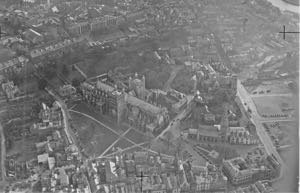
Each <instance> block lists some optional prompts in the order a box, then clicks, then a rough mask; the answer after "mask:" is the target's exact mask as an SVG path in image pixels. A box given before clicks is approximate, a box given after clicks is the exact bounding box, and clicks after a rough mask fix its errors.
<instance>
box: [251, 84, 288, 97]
mask: <svg viewBox="0 0 300 193" xmlns="http://www.w3.org/2000/svg"><path fill="white" fill-rule="evenodd" d="M267 90H270V93H268V94H287V93H291V90H290V89H289V87H288V85H287V84H286V83H284V82H281V83H276V82H264V83H263V84H261V85H259V86H258V87H256V88H255V89H253V90H252V91H251V93H252V94H254V92H257V93H259V92H260V91H263V92H264V94H266V91H267Z"/></svg>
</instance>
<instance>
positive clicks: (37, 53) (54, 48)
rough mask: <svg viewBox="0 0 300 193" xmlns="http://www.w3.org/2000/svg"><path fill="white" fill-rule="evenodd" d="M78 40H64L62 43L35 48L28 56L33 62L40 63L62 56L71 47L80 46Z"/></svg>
mask: <svg viewBox="0 0 300 193" xmlns="http://www.w3.org/2000/svg"><path fill="white" fill-rule="evenodd" d="M81 42H82V40H80V39H76V38H73V39H65V40H64V41H61V42H57V43H55V44H51V45H47V46H44V47H42V48H36V49H33V50H31V51H30V53H29V55H30V57H31V59H32V60H33V62H38V61H41V60H42V59H45V58H46V57H58V56H62V55H63V53H64V52H66V51H69V50H70V49H71V48H72V47H74V46H76V45H78V44H80V43H81Z"/></svg>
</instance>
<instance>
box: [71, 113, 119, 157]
mask: <svg viewBox="0 0 300 193" xmlns="http://www.w3.org/2000/svg"><path fill="white" fill-rule="evenodd" d="M71 117H72V119H73V123H74V124H75V125H76V126H75V127H76V129H77V134H78V137H79V140H80V142H81V144H82V147H83V148H84V151H85V153H86V154H87V155H88V156H91V155H94V154H95V155H100V154H101V153H102V152H103V151H105V149H106V148H108V147H109V146H110V145H111V144H112V143H113V142H114V141H115V140H117V139H118V135H116V134H115V133H113V132H112V131H110V130H108V129H107V128H105V127H103V126H102V125H100V124H98V123H97V122H95V121H93V120H90V119H88V118H86V117H84V116H82V115H78V114H76V113H71Z"/></svg>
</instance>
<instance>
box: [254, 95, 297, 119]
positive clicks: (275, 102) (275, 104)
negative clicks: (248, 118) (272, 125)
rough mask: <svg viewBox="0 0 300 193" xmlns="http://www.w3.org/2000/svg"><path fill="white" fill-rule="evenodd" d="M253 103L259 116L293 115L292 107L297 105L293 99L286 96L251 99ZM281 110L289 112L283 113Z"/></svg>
mask: <svg viewBox="0 0 300 193" xmlns="http://www.w3.org/2000/svg"><path fill="white" fill-rule="evenodd" d="M253 101H254V103H255V105H256V108H257V110H258V113H259V114H260V115H272V114H284V113H287V114H293V110H294V107H296V105H297V104H296V101H295V100H294V98H293V97H288V96H272V97H270V96H260V97H253ZM283 108H286V109H291V111H290V112H283V110H282V109H283Z"/></svg>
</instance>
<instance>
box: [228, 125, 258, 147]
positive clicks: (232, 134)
mask: <svg viewBox="0 0 300 193" xmlns="http://www.w3.org/2000/svg"><path fill="white" fill-rule="evenodd" d="M227 141H228V142H229V143H231V144H245V145H252V144H257V143H258V142H259V140H258V138H257V137H255V136H254V135H251V134H250V133H249V131H247V130H246V129H245V128H244V127H229V128H228V131H227Z"/></svg>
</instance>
